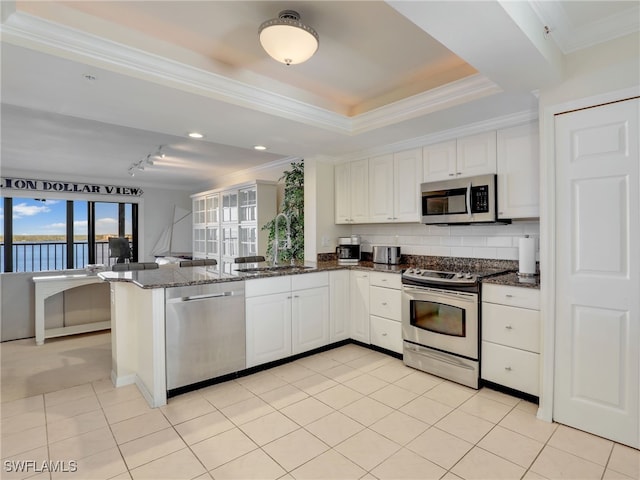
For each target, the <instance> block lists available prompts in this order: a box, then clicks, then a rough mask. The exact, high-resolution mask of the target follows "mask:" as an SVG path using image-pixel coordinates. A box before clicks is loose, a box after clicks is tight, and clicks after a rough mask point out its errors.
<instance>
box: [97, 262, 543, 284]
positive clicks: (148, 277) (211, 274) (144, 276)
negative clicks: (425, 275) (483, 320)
mask: <svg viewBox="0 0 640 480" xmlns="http://www.w3.org/2000/svg"><path fill="white" fill-rule="evenodd" d="M407 260H409V259H407ZM414 266H416V265H414V264H413V263H409V262H405V263H402V264H399V265H385V264H379V263H373V262H371V261H360V262H358V263H357V264H354V265H341V264H339V263H338V262H337V261H335V260H327V261H320V262H315V263H314V262H307V263H305V264H304V265H297V268H295V269H284V270H260V271H253V272H242V271H239V270H238V268H239V269H243V268H245V267H248V268H251V267H257V268H263V269H264V268H268V267H270V265H269V264H267V263H260V264H247V265H234V264H223V265H216V266H206V267H179V266H177V265H176V264H169V265H162V266H160V268H157V269H153V270H135V271H130V272H112V271H106V272H101V273H99V274H98V275H99V277H100V278H102V279H104V280H106V281H109V282H129V283H133V284H135V285H137V286H138V287H141V288H171V287H184V286H188V285H202V284H207V283H220V282H237V281H243V280H253V279H259V278H271V277H280V276H283V275H303V274H305V273H314V272H325V271H331V270H364V271H373V272H383V273H397V274H401V273H402V272H403V270H405V269H407V268H411V267H414ZM420 267H421V268H425V267H426V266H423V265H420ZM428 267H431V268H434V267H435V268H445V267H451V266H450V265H448V264H445V265H440V264H435V265H429V266H428ZM428 267H427V268H428ZM474 267H475V268H478V267H480V268H479V269H480V270H484V271H487V270H491V269H492V268H491V267H493V268H494V269H495V268H496V267H497V266H496V265H492V264H487V265H484V264H482V265H478V264H476V265H474ZM500 267H502V268H504V266H503V265H500ZM457 268H460V266H459V265H457ZM464 268H468V266H467V267H464ZM464 268H463V269H464ZM223 270H226V271H227V272H231V273H226V272H225V271H223ZM482 282H483V283H492V284H498V285H509V286H517V287H526V288H540V276H536V277H532V278H520V277H518V275H517V273H515V272H511V273H504V274H500V275H496V276H492V277H488V278H484V279H483V280H482Z"/></svg>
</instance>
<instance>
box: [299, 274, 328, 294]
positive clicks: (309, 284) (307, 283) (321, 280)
mask: <svg viewBox="0 0 640 480" xmlns="http://www.w3.org/2000/svg"><path fill="white" fill-rule="evenodd" d="M290 278H291V290H293V291H296V290H304V289H306V288H316V287H327V286H328V285H329V272H315V273H302V274H300V275H291V277H290Z"/></svg>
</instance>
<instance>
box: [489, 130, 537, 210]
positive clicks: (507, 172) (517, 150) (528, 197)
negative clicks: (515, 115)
mask: <svg viewBox="0 0 640 480" xmlns="http://www.w3.org/2000/svg"><path fill="white" fill-rule="evenodd" d="M538 138H539V135H538V124H537V123H530V124H526V125H519V126H517V127H511V128H505V129H503V130H498V144H497V155H498V165H497V170H498V218H501V219H510V218H537V217H539V216H540V147H539V140H538Z"/></svg>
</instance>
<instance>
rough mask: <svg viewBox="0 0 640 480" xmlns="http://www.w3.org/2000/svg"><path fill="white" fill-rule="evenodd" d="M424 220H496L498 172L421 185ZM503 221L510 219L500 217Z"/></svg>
mask: <svg viewBox="0 0 640 480" xmlns="http://www.w3.org/2000/svg"><path fill="white" fill-rule="evenodd" d="M421 191H422V223H425V224H428V225H438V224H440V225H451V224H468V223H497V222H498V216H497V211H498V201H497V195H496V193H497V175H495V174H491V175H480V176H476V177H467V178H456V179H452V180H443V181H441V182H427V183H423V184H422V185H421ZM499 222H500V223H510V222H509V220H500V221H499Z"/></svg>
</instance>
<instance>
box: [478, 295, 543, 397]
mask: <svg viewBox="0 0 640 480" xmlns="http://www.w3.org/2000/svg"><path fill="white" fill-rule="evenodd" d="M539 309H540V291H539V290H536V289H531V288H520V287H510V286H502V285H493V284H486V285H483V289H482V361H481V377H482V379H484V380H488V381H490V382H493V383H496V384H499V385H503V386H505V387H509V388H513V389H514V390H519V391H521V392H524V393H528V394H530V395H536V396H539V391H540V387H539V385H540V310H539Z"/></svg>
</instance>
